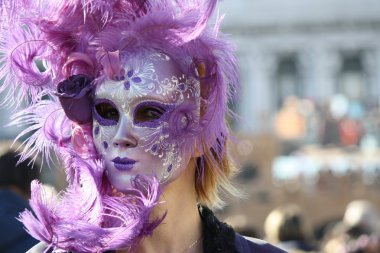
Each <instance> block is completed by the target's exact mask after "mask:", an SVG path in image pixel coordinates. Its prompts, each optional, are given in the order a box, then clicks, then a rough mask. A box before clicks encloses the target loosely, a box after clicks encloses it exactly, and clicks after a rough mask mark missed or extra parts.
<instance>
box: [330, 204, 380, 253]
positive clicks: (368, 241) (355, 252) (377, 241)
mask: <svg viewBox="0 0 380 253" xmlns="http://www.w3.org/2000/svg"><path fill="white" fill-rule="evenodd" d="M379 225H380V219H379V215H378V212H377V210H376V209H375V207H374V206H373V205H372V204H371V203H370V202H369V201H367V200H354V201H352V202H350V203H349V204H348V205H347V208H346V211H345V213H344V217H343V220H342V222H340V223H338V224H337V225H336V226H335V227H334V228H333V229H332V231H331V232H330V233H328V234H327V236H326V238H327V239H325V243H324V246H323V249H324V252H326V253H330V252H331V253H336V252H342V253H378V252H380V233H379V232H380V227H379Z"/></svg>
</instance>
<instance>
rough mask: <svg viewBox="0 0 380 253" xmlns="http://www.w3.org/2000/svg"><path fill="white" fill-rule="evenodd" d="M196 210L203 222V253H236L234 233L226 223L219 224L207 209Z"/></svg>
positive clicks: (201, 207)
mask: <svg viewBox="0 0 380 253" xmlns="http://www.w3.org/2000/svg"><path fill="white" fill-rule="evenodd" d="M198 208H199V213H200V215H201V217H202V221H203V251H204V253H238V251H237V249H236V246H235V231H234V230H233V229H232V228H231V227H230V226H229V225H227V224H226V223H224V222H220V221H219V220H218V219H217V218H216V217H215V215H214V213H213V212H212V211H211V210H210V209H208V208H207V207H205V206H199V207H198Z"/></svg>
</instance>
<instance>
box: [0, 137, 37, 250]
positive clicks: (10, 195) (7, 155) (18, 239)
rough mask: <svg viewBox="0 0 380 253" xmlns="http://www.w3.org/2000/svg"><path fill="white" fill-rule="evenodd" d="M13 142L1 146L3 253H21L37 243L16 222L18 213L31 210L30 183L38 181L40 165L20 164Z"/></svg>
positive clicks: (0, 239) (0, 247)
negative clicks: (27, 209)
mask: <svg viewBox="0 0 380 253" xmlns="http://www.w3.org/2000/svg"><path fill="white" fill-rule="evenodd" d="M10 146H11V142H1V143H0V252H2V253H21V252H25V251H26V250H27V249H29V248H30V247H31V246H33V245H35V244H36V243H37V240H35V239H34V238H33V237H31V236H30V235H29V234H28V233H27V232H26V231H25V230H24V228H23V225H22V223H21V222H19V221H18V220H17V217H18V216H19V213H20V212H22V211H24V210H25V209H26V208H28V207H29V205H28V202H27V199H28V198H29V197H30V183H31V181H32V180H34V179H37V178H38V174H39V170H38V163H34V164H33V166H29V165H28V164H29V162H30V160H29V159H28V160H26V161H24V162H22V163H20V164H17V163H18V160H19V158H18V157H17V154H18V153H17V151H16V149H17V147H19V144H14V145H13V146H12V148H10Z"/></svg>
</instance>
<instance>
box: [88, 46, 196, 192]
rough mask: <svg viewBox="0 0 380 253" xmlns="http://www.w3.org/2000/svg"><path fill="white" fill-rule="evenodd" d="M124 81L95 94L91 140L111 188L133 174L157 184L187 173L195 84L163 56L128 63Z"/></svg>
mask: <svg viewBox="0 0 380 253" xmlns="http://www.w3.org/2000/svg"><path fill="white" fill-rule="evenodd" d="M124 62H126V64H124V71H125V78H124V80H121V81H113V80H106V81H105V82H104V83H102V84H100V85H99V86H98V87H97V89H96V92H95V102H94V122H93V123H94V124H93V136H94V142H95V146H96V148H97V150H98V152H99V153H100V154H101V156H102V157H103V159H104V160H105V164H106V173H107V175H108V178H109V180H110V182H111V184H112V185H113V186H114V187H115V188H116V189H117V190H119V191H121V192H123V191H126V190H127V189H128V188H129V187H130V180H131V179H133V178H134V177H135V176H136V175H138V174H142V175H155V176H157V177H158V179H159V180H160V182H161V183H167V182H170V181H172V180H174V179H175V178H176V177H177V176H178V175H179V173H180V172H181V171H182V170H183V169H185V168H186V166H187V164H188V162H189V159H190V156H191V155H192V153H193V148H194V145H195V138H194V137H195V132H196V128H197V126H198V120H199V103H200V102H199V101H200V99H199V98H200V88H199V85H200V84H199V81H198V80H196V79H195V78H192V77H188V76H187V75H185V74H183V73H181V72H180V71H179V70H178V68H177V67H176V64H175V61H173V60H172V59H171V58H170V57H169V56H167V55H165V54H162V53H150V54H146V55H145V56H144V57H141V56H139V57H137V56H134V57H130V58H127V60H126V61H124Z"/></svg>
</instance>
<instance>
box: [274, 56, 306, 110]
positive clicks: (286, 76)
mask: <svg viewBox="0 0 380 253" xmlns="http://www.w3.org/2000/svg"><path fill="white" fill-rule="evenodd" d="M275 75H276V76H275V84H276V87H275V92H277V105H276V106H277V108H281V106H282V105H283V102H284V101H285V100H286V98H287V97H289V96H297V97H302V90H301V85H300V73H299V69H298V63H297V57H296V55H287V56H283V57H280V58H279V60H278V64H277V70H276V74H275Z"/></svg>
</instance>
